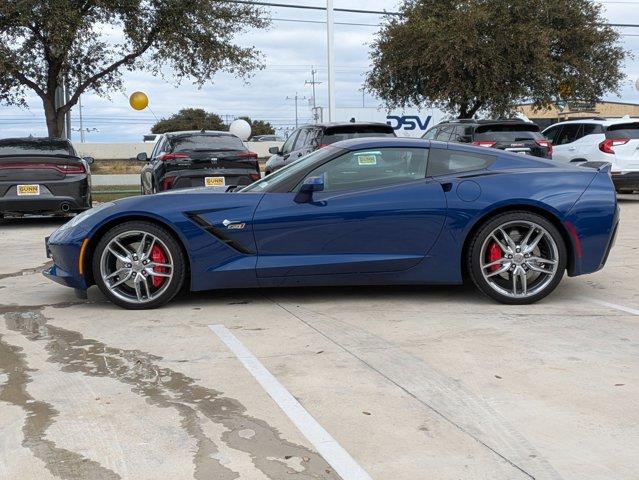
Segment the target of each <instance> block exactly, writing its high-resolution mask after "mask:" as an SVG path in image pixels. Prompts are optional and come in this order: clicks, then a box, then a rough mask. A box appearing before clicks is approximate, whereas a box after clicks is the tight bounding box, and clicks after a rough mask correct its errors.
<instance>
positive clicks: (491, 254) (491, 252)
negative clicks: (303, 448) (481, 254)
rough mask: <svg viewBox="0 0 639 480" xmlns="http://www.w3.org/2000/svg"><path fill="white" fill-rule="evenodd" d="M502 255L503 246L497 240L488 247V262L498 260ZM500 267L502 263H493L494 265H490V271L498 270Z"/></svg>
mask: <svg viewBox="0 0 639 480" xmlns="http://www.w3.org/2000/svg"><path fill="white" fill-rule="evenodd" d="M501 257H502V254H501V248H499V245H497V242H493V243H491V244H490V247H489V248H488V263H493V262H496V261H497V260H499V259H500V258H501ZM500 268H501V265H499V264H497V265H493V266H492V267H490V271H491V272H496V271H497V270H499V269H500Z"/></svg>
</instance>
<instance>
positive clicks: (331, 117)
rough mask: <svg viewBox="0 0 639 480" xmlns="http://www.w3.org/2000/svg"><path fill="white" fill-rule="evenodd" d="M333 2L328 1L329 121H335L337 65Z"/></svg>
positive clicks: (331, 0)
mask: <svg viewBox="0 0 639 480" xmlns="http://www.w3.org/2000/svg"><path fill="white" fill-rule="evenodd" d="M333 26H334V23H333V0H326V54H327V66H328V121H329V122H332V121H333V120H334V119H335V64H334V57H333V49H334V46H335V37H334V35H333Z"/></svg>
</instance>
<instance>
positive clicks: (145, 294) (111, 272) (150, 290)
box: [92, 221, 186, 309]
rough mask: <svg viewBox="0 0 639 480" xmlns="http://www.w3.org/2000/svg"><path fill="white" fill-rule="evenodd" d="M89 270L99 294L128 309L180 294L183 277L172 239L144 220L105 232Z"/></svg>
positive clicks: (177, 247) (150, 305) (183, 266)
mask: <svg viewBox="0 0 639 480" xmlns="http://www.w3.org/2000/svg"><path fill="white" fill-rule="evenodd" d="M92 267H93V276H94V278H95V283H96V284H97V286H98V287H99V288H100V290H101V291H102V293H104V295H106V297H107V298H109V300H111V301H112V302H113V303H115V304H117V305H119V306H121V307H124V308H128V309H149V308H156V307H159V306H161V305H164V304H165V303H167V302H168V301H169V300H171V299H172V298H173V297H174V296H175V295H176V294H177V293H178V292H179V291H180V289H181V288H182V285H183V283H184V277H185V274H186V261H185V258H184V254H183V252H182V249H181V248H180V245H179V244H178V242H177V241H176V240H175V238H174V237H173V236H172V235H171V234H170V233H169V232H168V231H167V230H166V229H165V228H162V227H160V226H158V225H156V224H154V223H150V222H145V221H130V222H125V223H123V224H121V225H118V226H116V227H113V228H112V229H110V230H109V231H107V232H106V233H105V234H104V235H103V236H102V238H101V239H100V241H99V242H98V244H97V246H96V248H95V251H94V255H93V264H92Z"/></svg>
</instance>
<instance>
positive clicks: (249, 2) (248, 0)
mask: <svg viewBox="0 0 639 480" xmlns="http://www.w3.org/2000/svg"><path fill="white" fill-rule="evenodd" d="M220 1H222V2H226V3H239V4H244V5H255V6H259V7H277V8H297V9H301V10H321V11H326V7H316V6H314V5H291V4H289V3H273V2H258V1H253V0H220ZM333 10H334V11H336V12H346V13H365V14H371V15H394V16H398V17H401V16H403V14H402V13H400V12H390V11H387V10H360V9H356V8H333Z"/></svg>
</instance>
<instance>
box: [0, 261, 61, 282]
mask: <svg viewBox="0 0 639 480" xmlns="http://www.w3.org/2000/svg"><path fill="white" fill-rule="evenodd" d="M51 265H53V262H52V261H48V262H45V263H43V264H42V265H40V266H39V267H35V268H23V269H22V270H18V271H17V272H12V273H0V280H4V279H5V278H13V277H22V276H24V275H34V274H36V273H40V272H42V270H44V269H45V268H47V267H50V266H51Z"/></svg>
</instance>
